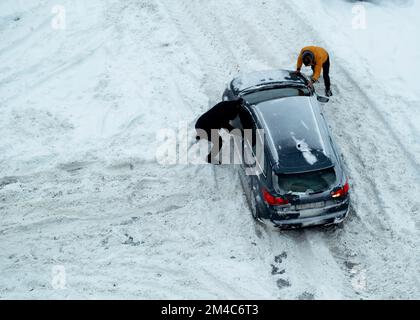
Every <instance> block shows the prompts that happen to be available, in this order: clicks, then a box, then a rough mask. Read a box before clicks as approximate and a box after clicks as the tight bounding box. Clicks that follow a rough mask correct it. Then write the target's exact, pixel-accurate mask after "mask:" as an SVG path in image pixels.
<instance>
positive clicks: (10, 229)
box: [0, 0, 420, 299]
mask: <svg viewBox="0 0 420 320" xmlns="http://www.w3.org/2000/svg"><path fill="white" fill-rule="evenodd" d="M360 4H362V5H363V6H364V7H363V8H364V9H365V14H366V16H365V18H366V25H365V28H356V29H355V28H354V23H353V22H354V20H353V19H354V17H355V14H357V13H359V14H360V12H361V11H360V10H361V8H360V7H357V8H356V10H355V9H354V6H355V5H360ZM56 5H57V2H56V1H52V0H31V1H14V0H3V1H1V2H0V38H1V40H2V41H1V42H0V62H1V63H0V110H1V117H0V298H2V299H11V298H36V299H41V298H47V299H48V298H53V299H56V298H65V299H75V298H143V299H152V298H153V299H159V298H162V299H177V298H180V299H206V298H210V299H217V298H227V299H233V298H244V299H287V298H289V299H323V298H325V299H335V298H344V299H360V298H362V299H376V298H411V299H413V298H416V299H419V298H420V283H419V271H420V270H419V266H420V259H419V249H418V248H419V247H420V237H419V232H420V218H419V211H420V200H419V196H418V195H419V194H420V184H419V181H420V170H419V164H420V144H419V140H420V119H419V115H420V112H419V108H420V100H419V99H420V97H419V92H418V80H417V79H418V75H419V74H420V56H419V52H420V50H419V49H420V48H419V42H418V41H416V39H417V38H418V34H419V31H420V20H419V19H418V16H419V13H420V5H419V1H392V2H385V1H383V2H380V1H377V2H375V3H373V4H372V3H366V2H362V3H361V2H349V1H336V0H314V1H312V0H311V1H309V0H302V1H291V0H284V1H276V0H265V1H252V0H232V1H228V2H227V1H222V0H211V1H208V0H206V1H204V0H203V1H199V0H195V1H190V0H177V1H174V0H153V1H152V0H124V1H123V0H106V1H105V0H90V1H83V0H76V1H75V0H71V1H70V0H62V1H61V2H60V6H56ZM63 18H65V21H64V20H63ZM312 44H314V45H321V46H324V47H325V48H326V49H327V50H328V51H329V52H330V54H331V63H332V67H331V75H332V81H333V87H332V89H333V92H334V94H335V95H334V97H333V98H332V99H331V102H330V103H329V104H326V105H324V106H322V110H323V113H324V116H325V118H326V120H327V122H328V123H329V125H330V127H331V132H332V134H333V136H334V139H335V141H336V143H337V145H338V146H339V148H340V152H341V154H342V156H343V159H344V162H345V165H346V167H347V171H348V175H349V178H350V183H351V186H352V200H353V206H352V210H351V213H350V216H349V218H348V220H347V221H346V222H345V224H344V225H342V226H341V227H329V228H314V229H306V230H299V231H288V232H279V231H276V230H272V229H271V228H269V227H263V226H261V225H259V224H256V223H255V222H254V221H253V219H252V217H251V214H250V210H249V208H248V206H247V203H246V200H245V198H244V195H243V192H242V188H241V184H240V182H239V179H238V174H237V170H236V169H235V168H234V167H231V166H220V167H212V166H209V165H186V164H179V165H162V164H160V163H158V162H157V160H156V152H157V149H158V148H159V143H160V142H159V141H158V139H157V136H158V134H159V133H162V132H169V131H170V130H175V131H176V132H178V131H179V130H181V129H182V128H184V127H186V128H189V129H190V131H189V132H188V133H187V135H188V136H190V137H194V133H193V132H192V131H191V129H192V128H193V125H194V121H195V119H197V117H198V116H199V115H200V114H201V113H202V112H204V111H205V110H207V109H208V108H209V107H210V106H212V105H214V104H215V103H217V102H219V100H220V98H221V94H222V92H223V90H224V87H225V85H226V83H227V82H229V81H230V80H231V79H232V78H234V77H236V76H237V75H238V74H240V73H246V72H253V71H258V70H267V69H268V70H269V69H273V70H274V69H279V68H285V69H293V68H294V67H295V63H296V58H297V54H298V53H299V51H300V49H301V48H302V47H304V46H306V45H312ZM304 71H305V72H307V73H308V74H310V70H307V69H306V70H304ZM316 86H317V87H316V88H317V90H318V91H319V92H320V93H323V90H324V88H323V84H322V82H321V83H320V84H316ZM162 130H166V131H162ZM179 157H183V153H182V152H179Z"/></svg>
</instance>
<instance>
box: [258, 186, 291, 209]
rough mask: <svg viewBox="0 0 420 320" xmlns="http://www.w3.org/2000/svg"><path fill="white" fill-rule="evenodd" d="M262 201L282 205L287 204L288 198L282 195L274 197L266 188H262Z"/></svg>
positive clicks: (271, 204) (272, 204)
mask: <svg viewBox="0 0 420 320" xmlns="http://www.w3.org/2000/svg"><path fill="white" fill-rule="evenodd" d="M262 194H263V197H264V201H265V202H266V203H267V204H269V205H270V206H283V205H286V204H289V200H287V199H284V198H283V197H275V196H273V195H272V194H271V193H270V192H268V190H267V189H262Z"/></svg>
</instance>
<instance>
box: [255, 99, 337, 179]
mask: <svg viewBox="0 0 420 320" xmlns="http://www.w3.org/2000/svg"><path fill="white" fill-rule="evenodd" d="M254 108H255V111H256V114H257V116H258V118H260V120H261V122H262V123H263V125H264V127H265V128H266V131H267V132H266V136H267V140H268V142H269V144H270V148H271V149H272V151H273V152H272V154H273V155H274V157H277V159H275V160H276V161H277V162H278V168H277V169H278V171H280V172H282V173H292V172H303V171H311V170H319V169H323V168H328V167H331V166H332V165H333V163H332V161H331V159H332V158H333V156H332V155H333V151H332V146H331V144H330V142H329V139H325V137H327V136H328V133H327V132H326V131H325V129H324V128H322V126H320V125H319V121H320V119H319V118H318V117H319V115H317V113H316V112H314V108H313V106H312V103H311V99H310V98H309V97H290V98H285V99H277V100H270V101H265V102H262V103H260V104H258V105H256V106H255V107H254Z"/></svg>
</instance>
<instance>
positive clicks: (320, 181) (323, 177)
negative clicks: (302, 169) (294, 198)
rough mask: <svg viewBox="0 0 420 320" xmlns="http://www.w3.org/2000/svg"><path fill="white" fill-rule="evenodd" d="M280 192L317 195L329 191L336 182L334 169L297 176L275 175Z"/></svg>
mask: <svg viewBox="0 0 420 320" xmlns="http://www.w3.org/2000/svg"><path fill="white" fill-rule="evenodd" d="M277 178H278V179H277V180H278V186H279V187H280V190H281V191H283V192H285V193H288V192H294V193H306V192H309V193H319V192H323V191H327V190H329V189H330V188H331V187H332V186H333V185H334V183H335V181H336V174H335V170H334V168H330V169H326V170H320V171H315V172H308V173H299V174H280V175H277Z"/></svg>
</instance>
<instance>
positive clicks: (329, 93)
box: [325, 89, 333, 97]
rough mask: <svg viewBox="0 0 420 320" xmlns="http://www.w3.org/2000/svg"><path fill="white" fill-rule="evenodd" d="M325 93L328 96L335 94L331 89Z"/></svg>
mask: <svg viewBox="0 0 420 320" xmlns="http://www.w3.org/2000/svg"><path fill="white" fill-rule="evenodd" d="M325 95H326V96H327V97H332V96H333V93H332V91H331V89H328V90H325Z"/></svg>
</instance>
